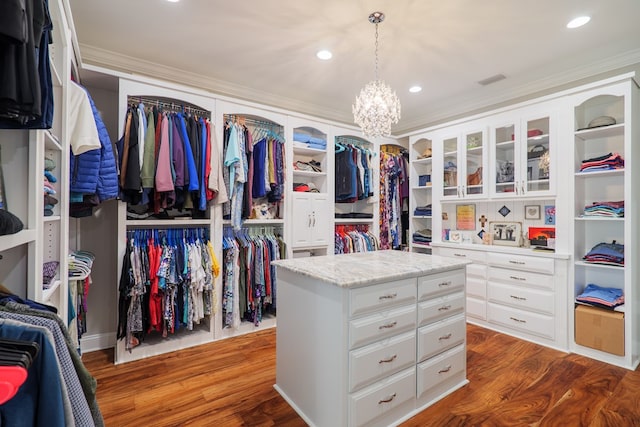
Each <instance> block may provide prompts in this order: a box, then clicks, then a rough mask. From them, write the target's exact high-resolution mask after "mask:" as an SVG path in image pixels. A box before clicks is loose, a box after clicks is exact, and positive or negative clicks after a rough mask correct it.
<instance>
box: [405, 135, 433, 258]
mask: <svg viewBox="0 0 640 427" xmlns="http://www.w3.org/2000/svg"><path fill="white" fill-rule="evenodd" d="M409 146H410V148H409V186H410V189H411V193H410V195H409V248H410V249H411V250H412V251H414V252H424V253H431V238H432V236H433V220H432V218H433V208H434V207H433V204H432V201H433V195H432V192H433V183H432V179H433V178H434V176H433V139H432V137H431V136H430V135H418V136H415V137H411V138H410V139H409ZM416 232H417V233H418V235H417V236H419V237H417V236H416V235H414V234H415V233H416ZM416 237H417V238H416Z"/></svg>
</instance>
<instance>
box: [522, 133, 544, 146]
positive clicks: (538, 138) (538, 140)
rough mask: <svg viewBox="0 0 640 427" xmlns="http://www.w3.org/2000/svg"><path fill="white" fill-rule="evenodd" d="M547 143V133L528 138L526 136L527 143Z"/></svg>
mask: <svg viewBox="0 0 640 427" xmlns="http://www.w3.org/2000/svg"><path fill="white" fill-rule="evenodd" d="M548 143H549V134H544V135H538V136H532V137H530V138H527V145H534V144H548Z"/></svg>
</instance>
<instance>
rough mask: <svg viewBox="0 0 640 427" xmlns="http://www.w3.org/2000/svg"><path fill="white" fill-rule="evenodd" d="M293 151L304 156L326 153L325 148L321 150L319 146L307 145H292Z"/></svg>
mask: <svg viewBox="0 0 640 427" xmlns="http://www.w3.org/2000/svg"><path fill="white" fill-rule="evenodd" d="M293 152H294V153H295V154H301V155H306V156H321V155H326V154H327V152H326V150H321V149H319V148H309V147H296V146H295V145H294V146H293Z"/></svg>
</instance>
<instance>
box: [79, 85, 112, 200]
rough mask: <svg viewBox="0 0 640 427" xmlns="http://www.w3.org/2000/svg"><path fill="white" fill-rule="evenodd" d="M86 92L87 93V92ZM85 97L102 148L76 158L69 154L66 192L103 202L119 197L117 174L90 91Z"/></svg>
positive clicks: (106, 136) (107, 134) (102, 123)
mask: <svg viewBox="0 0 640 427" xmlns="http://www.w3.org/2000/svg"><path fill="white" fill-rule="evenodd" d="M85 92H87V90H86V89H85ZM87 97H88V98H89V102H90V103H91V109H92V110H93V118H94V120H95V122H96V127H97V129H98V136H99V137H100V144H101V145H102V148H100V149H95V150H90V151H87V152H86V153H82V154H80V155H79V156H75V155H74V154H73V152H72V153H71V159H70V160H71V162H70V165H71V184H70V188H69V190H70V191H71V192H72V193H80V194H96V195H97V196H98V199H99V200H100V201H101V202H104V201H105V200H110V199H115V198H116V197H118V171H117V169H116V161H115V157H114V155H113V146H112V145H111V138H109V133H108V132H107V128H106V126H105V125H104V122H103V121H102V118H101V117H100V113H99V112H98V109H97V108H96V105H95V104H94V102H93V99H91V95H89V92H87Z"/></svg>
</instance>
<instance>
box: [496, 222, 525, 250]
mask: <svg viewBox="0 0 640 427" xmlns="http://www.w3.org/2000/svg"><path fill="white" fill-rule="evenodd" d="M489 233H490V235H491V244H493V245H497V246H516V247H517V246H520V243H521V241H522V223H521V222H516V221H492V222H490V223H489Z"/></svg>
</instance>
